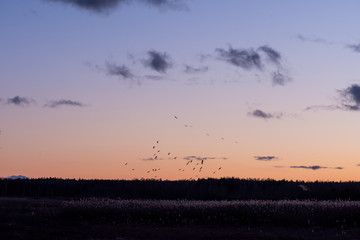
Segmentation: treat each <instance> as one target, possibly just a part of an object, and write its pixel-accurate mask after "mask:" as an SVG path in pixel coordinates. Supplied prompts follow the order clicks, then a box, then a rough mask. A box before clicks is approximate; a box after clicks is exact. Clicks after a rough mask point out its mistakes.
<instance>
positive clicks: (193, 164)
mask: <svg viewBox="0 0 360 240" xmlns="http://www.w3.org/2000/svg"><path fill="white" fill-rule="evenodd" d="M174 118H175V119H176V120H178V119H179V118H178V116H174ZM184 127H186V128H191V127H193V126H192V125H189V124H184ZM206 136H210V134H209V133H206ZM220 139H221V140H225V138H223V137H221V138H220ZM234 143H238V141H234ZM159 146H160V141H159V140H157V141H156V142H155V143H154V144H153V145H152V150H153V151H154V152H153V155H152V157H151V158H149V159H148V160H152V161H156V160H163V159H164V158H161V157H160V155H161V154H162V155H164V154H163V151H161V149H160V148H159ZM165 156H166V159H168V160H176V159H177V158H178V157H177V156H173V155H172V153H171V152H167V151H166V152H165ZM184 160H186V162H185V164H184V167H182V168H179V169H178V170H177V172H185V171H191V172H192V174H193V177H191V178H189V179H190V180H193V179H198V178H200V177H206V176H209V174H212V175H214V174H216V173H217V172H218V171H221V170H222V167H221V166H219V167H217V168H215V169H209V168H208V169H207V170H208V171H207V172H206V173H205V175H202V176H199V175H200V174H201V173H204V170H205V162H206V160H207V158H200V157H194V158H192V159H189V158H184ZM124 165H125V166H126V167H127V168H128V169H129V170H131V171H135V169H134V168H131V167H130V165H129V163H128V162H125V164H124ZM160 171H161V169H160V168H151V169H147V170H145V172H144V173H146V174H149V175H150V178H155V179H156V178H158V175H159V174H158V173H159V172H160Z"/></svg>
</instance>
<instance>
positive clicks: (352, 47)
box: [346, 43, 360, 53]
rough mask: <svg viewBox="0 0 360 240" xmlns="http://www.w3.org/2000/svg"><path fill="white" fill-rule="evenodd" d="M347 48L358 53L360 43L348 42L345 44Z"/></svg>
mask: <svg viewBox="0 0 360 240" xmlns="http://www.w3.org/2000/svg"><path fill="white" fill-rule="evenodd" d="M346 47H347V48H350V49H351V50H353V51H354V52H358V53H360V43H359V44H349V45H347V46H346Z"/></svg>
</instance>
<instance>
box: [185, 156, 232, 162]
mask: <svg viewBox="0 0 360 240" xmlns="http://www.w3.org/2000/svg"><path fill="white" fill-rule="evenodd" d="M183 159H184V160H187V161H205V160H227V159H228V158H227V157H199V156H186V157H184V158H183Z"/></svg>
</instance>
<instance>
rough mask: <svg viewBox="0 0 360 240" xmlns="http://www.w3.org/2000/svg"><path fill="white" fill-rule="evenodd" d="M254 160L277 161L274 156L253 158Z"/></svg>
mask: <svg viewBox="0 0 360 240" xmlns="http://www.w3.org/2000/svg"><path fill="white" fill-rule="evenodd" d="M254 159H255V160H257V161H274V160H278V159H279V158H278V157H275V156H254Z"/></svg>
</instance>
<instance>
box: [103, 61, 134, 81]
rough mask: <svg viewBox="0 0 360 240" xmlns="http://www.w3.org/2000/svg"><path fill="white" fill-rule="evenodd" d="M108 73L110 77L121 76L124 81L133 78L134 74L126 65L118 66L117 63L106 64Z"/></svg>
mask: <svg viewBox="0 0 360 240" xmlns="http://www.w3.org/2000/svg"><path fill="white" fill-rule="evenodd" d="M105 65H106V72H107V74H109V75H113V76H120V77H122V78H123V79H127V78H132V77H133V74H132V73H131V72H130V70H129V68H128V67H127V66H125V65H116V64H115V63H111V62H106V63H105Z"/></svg>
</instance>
